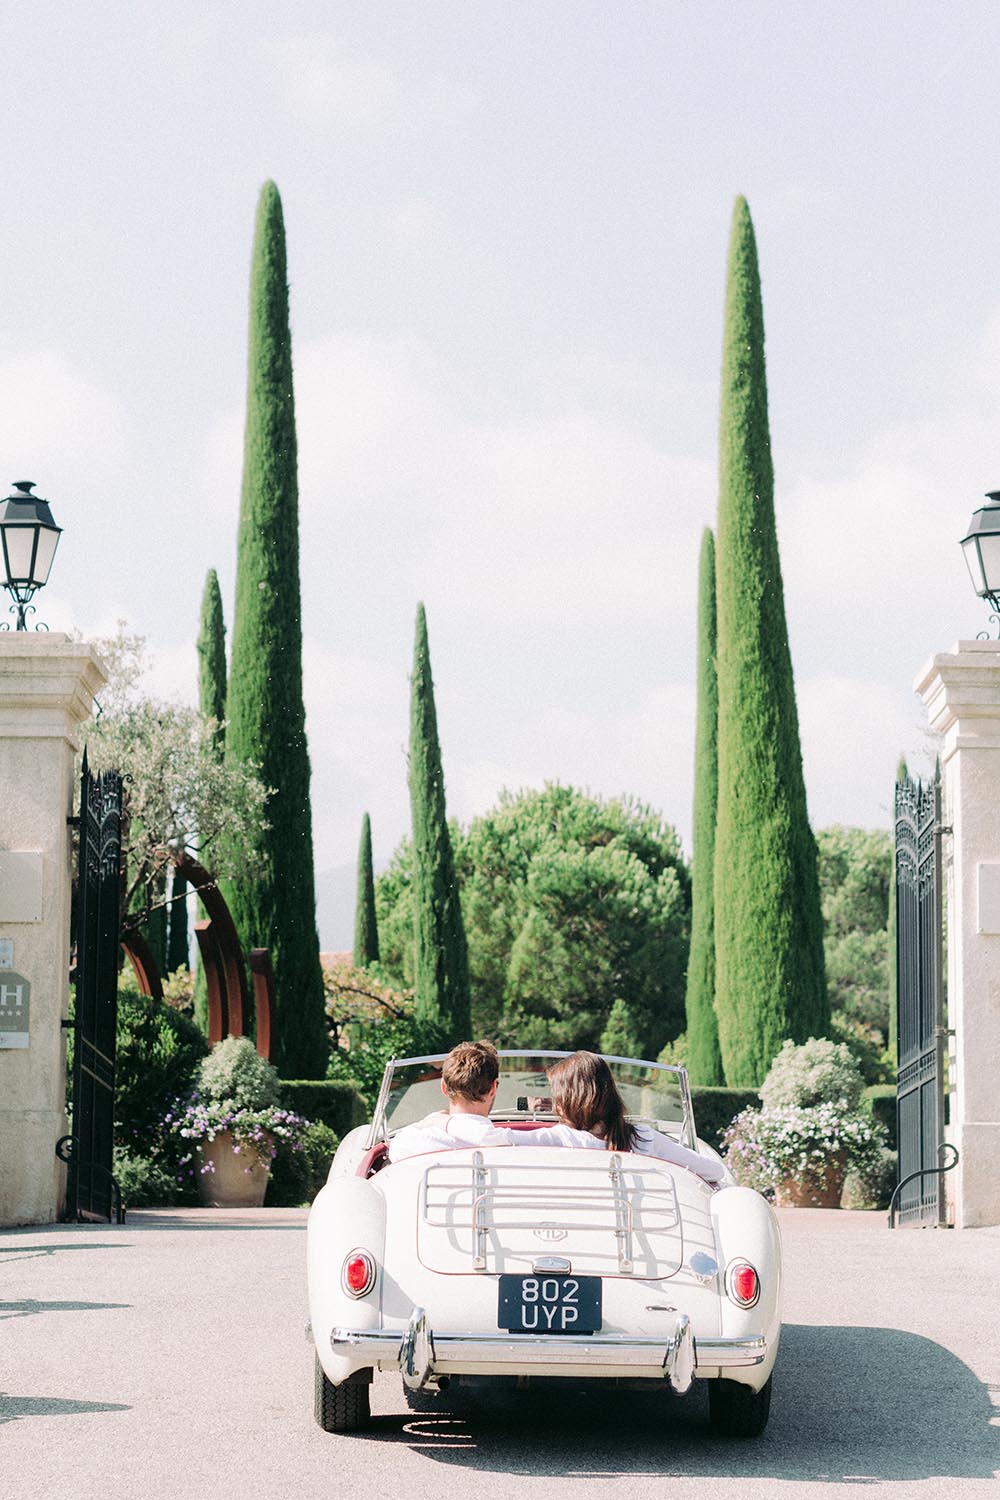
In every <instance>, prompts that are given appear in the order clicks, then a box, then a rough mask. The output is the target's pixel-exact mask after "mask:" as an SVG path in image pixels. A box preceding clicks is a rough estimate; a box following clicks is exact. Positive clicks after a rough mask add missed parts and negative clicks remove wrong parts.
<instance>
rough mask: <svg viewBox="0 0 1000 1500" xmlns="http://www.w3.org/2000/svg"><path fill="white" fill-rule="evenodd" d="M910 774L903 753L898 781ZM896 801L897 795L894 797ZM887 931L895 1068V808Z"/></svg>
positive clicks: (889, 1048)
mask: <svg viewBox="0 0 1000 1500" xmlns="http://www.w3.org/2000/svg"><path fill="white" fill-rule="evenodd" d="M909 775H910V772H909V769H908V767H907V764H906V761H905V759H904V758H903V756H902V755H901V756H900V757H899V765H898V766H897V767H896V781H897V783H898V782H900V781H906V780H908V778H909ZM893 802H894V803H895V797H894V798H893ZM886 932H887V934H888V938H889V941H888V943H887V944H886V947H887V949H888V953H889V1035H888V1036H887V1037H886V1039H885V1044H886V1049H887V1051H888V1053H889V1056H890V1057H891V1058H892V1065H893V1067H894V1068H898V1066H899V1037H898V1035H897V1027H898V1025H899V988H898V981H899V975H898V973H897V970H896V953H897V949H896V824H895V808H893V827H892V865H891V866H890V869H889V919H888V921H887V922H886Z"/></svg>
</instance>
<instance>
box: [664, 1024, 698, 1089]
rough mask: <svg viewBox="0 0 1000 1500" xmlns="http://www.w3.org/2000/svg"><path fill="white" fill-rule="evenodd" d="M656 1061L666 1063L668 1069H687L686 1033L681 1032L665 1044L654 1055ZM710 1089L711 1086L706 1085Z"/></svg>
mask: <svg viewBox="0 0 1000 1500" xmlns="http://www.w3.org/2000/svg"><path fill="white" fill-rule="evenodd" d="M656 1061H657V1062H659V1063H666V1065H667V1067H669V1068H686V1067H687V1032H686V1031H682V1032H681V1034H680V1036H677V1037H674V1039H673V1041H672V1042H667V1043H665V1045H664V1046H662V1047H661V1048H660V1050H659V1052H658V1053H657V1054H656ZM707 1086H708V1087H711V1085H707Z"/></svg>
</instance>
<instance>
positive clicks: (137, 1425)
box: [0, 1209, 1000, 1500]
mask: <svg viewBox="0 0 1000 1500" xmlns="http://www.w3.org/2000/svg"><path fill="white" fill-rule="evenodd" d="M781 1221H782V1231H783V1235H784V1240H785V1256H786V1265H787V1272H788V1278H787V1303H786V1316H787V1325H786V1330H785V1335H784V1340H783V1345H782V1352H781V1355H780V1357H779V1361H778V1373H777V1376H776V1386H777V1389H776V1393H775V1401H774V1405H773V1408H772V1416H771V1423H770V1426H769V1427H768V1429H767V1431H766V1433H765V1434H764V1436H763V1437H762V1438H760V1439H758V1440H757V1441H756V1442H755V1443H751V1444H734V1443H726V1442H723V1441H721V1440H719V1439H716V1438H715V1437H714V1436H713V1435H712V1433H711V1432H710V1429H709V1427H708V1423H707V1413H706V1403H705V1398H704V1392H703V1390H700V1389H699V1388H697V1387H696V1389H695V1392H694V1393H693V1394H692V1395H691V1396H689V1397H687V1398H685V1400H684V1401H675V1402H671V1401H670V1399H669V1398H668V1397H667V1395H666V1394H665V1393H660V1392H656V1393H655V1394H651V1395H649V1396H647V1395H645V1394H643V1395H632V1394H625V1393H622V1394H615V1393H613V1392H608V1391H607V1390H603V1391H602V1389H601V1388H600V1387H599V1386H598V1387H590V1388H587V1389H585V1390H583V1391H581V1390H580V1388H576V1389H574V1390H572V1391H569V1392H567V1391H566V1390H560V1391H557V1392H549V1393H546V1392H542V1391H540V1390H537V1389H532V1390H531V1391H530V1392H521V1393H518V1392H510V1393H509V1394H508V1395H506V1396H505V1397H504V1398H503V1399H502V1400H501V1399H498V1400H496V1401H494V1402H492V1403H490V1404H485V1405H484V1404H482V1403H480V1402H476V1401H472V1400H470V1399H469V1397H465V1398H464V1399H463V1400H462V1402H459V1401H458V1399H457V1397H456V1398H455V1399H454V1400H453V1401H452V1403H451V1405H449V1406H444V1407H443V1408H442V1409H441V1410H440V1411H439V1412H438V1411H436V1412H434V1413H433V1414H430V1415H415V1414H414V1413H412V1412H410V1411H408V1409H407V1407H406V1405H405V1402H404V1400H403V1397H402V1390H401V1385H400V1382H399V1378H398V1376H388V1375H382V1376H377V1377H376V1384H375V1387H374V1390H373V1411H374V1413H375V1418H374V1422H373V1426H372V1428H371V1430H370V1433H369V1434H368V1435H365V1436H355V1437H330V1436H327V1435H326V1434H324V1433H322V1432H321V1431H320V1430H319V1429H318V1428H317V1427H316V1426H315V1425H314V1423H313V1420H312V1410H311V1406H312V1351H311V1349H310V1348H309V1347H308V1346H307V1345H306V1343H305V1341H304V1339H303V1335H302V1325H303V1321H304V1317H305V1293H304V1249H305V1233H304V1230H305V1214H304V1212H301V1211H290V1210H289V1211H286V1210H280V1209H279V1210H270V1211H268V1210H261V1211H258V1212H254V1213H243V1212H240V1211H238V1210H230V1211H222V1210H219V1211H197V1210H194V1211H180V1210H177V1211H166V1210H165V1211H162V1212H157V1213H135V1214H131V1215H129V1220H128V1223H127V1224H126V1225H125V1226H124V1227H122V1228H117V1227H112V1226H107V1225H88V1226H72V1227H52V1228H44V1229H25V1230H16V1231H9V1232H7V1233H4V1234H0V1321H2V1328H0V1425H2V1427H3V1431H2V1433H0V1494H2V1495H3V1497H4V1500H7V1497H10V1500H43V1497H44V1500H57V1497H58V1500H92V1497H93V1500H97V1497H98V1496H100V1497H106V1496H111V1497H115V1500H131V1497H133V1496H136V1497H138V1496H142V1497H143V1500H159V1497H160V1496H162V1497H164V1500H167V1497H169V1500H210V1497H215V1496H220V1497H226V1500H229V1497H233V1500H284V1497H286V1496H287V1497H289V1500H320V1497H322V1500H328V1497H341V1496H343V1497H350V1500H368V1497H375V1496H391V1497H393V1500H395V1497H397V1496H398V1497H401V1500H423V1497H425V1496H426V1497H430V1496H434V1497H435V1500H438V1497H441V1496H442V1495H447V1496H448V1497H449V1500H466V1497H473V1496H477V1497H480V1496H484V1495H488V1496H491V1497H492V1496H502V1497H503V1500H542V1497H552V1496H559V1497H560V1500H562V1497H563V1496H571V1497H574V1500H577V1497H578V1500H597V1497H598V1496H600V1497H602V1500H603V1497H605V1496H607V1495H608V1494H618V1495H619V1496H625V1495H628V1496H629V1497H630V1500H631V1497H632V1496H635V1495H638V1494H642V1495H643V1496H644V1497H645V1496H648V1497H650V1500H689V1497H694V1496H698V1497H700V1500H707V1497H713V1500H714V1497H726V1500H737V1497H738V1500H764V1497H767V1500H772V1497H774V1496H780V1497H781V1500H785V1497H788V1500H805V1497H813V1496H821V1495H822V1496H827V1495H831V1496H832V1495H835V1494H836V1495H842V1494H843V1490H844V1488H845V1486H854V1487H862V1486H863V1488H864V1490H865V1492H866V1494H868V1495H871V1494H872V1493H873V1492H874V1493H876V1494H877V1495H878V1496H879V1497H880V1500H881V1497H882V1496H900V1497H902V1496H906V1497H911V1496H913V1497H923V1496H927V1497H931V1496H934V1497H936V1496H939V1495H941V1496H944V1495H947V1496H949V1497H954V1500H972V1497H978V1496H983V1497H986V1496H987V1495H988V1496H990V1500H997V1497H998V1494H1000V1491H998V1487H997V1481H996V1478H995V1477H994V1476H995V1474H996V1472H997V1471H998V1470H1000V1290H998V1287H1000V1230H979V1231H966V1232H965V1233H963V1234H961V1235H959V1234H956V1233H949V1232H942V1231H933V1230H923V1231H921V1230H907V1231H897V1232H896V1233H895V1234H893V1235H890V1234H889V1232H888V1231H887V1229H886V1228H885V1220H884V1216H883V1215H881V1214H878V1215H868V1214H859V1213H823V1212H821V1211H819V1210H801V1209H800V1210H790V1211H786V1212H785V1213H783V1214H782V1215H781Z"/></svg>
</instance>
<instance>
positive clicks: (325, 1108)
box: [281, 1078, 381, 1140]
mask: <svg viewBox="0 0 1000 1500" xmlns="http://www.w3.org/2000/svg"><path fill="white" fill-rule="evenodd" d="M380 1081H381V1079H380ZM374 1097H375V1096H374V1095H372V1099H373V1101H374ZM281 1102H282V1104H283V1105H284V1106H285V1108H286V1109H290V1110H293V1111H294V1113H295V1114H297V1115H303V1116H304V1117H305V1118H306V1119H307V1120H316V1121H319V1122H320V1123H322V1124H324V1125H327V1126H328V1127H329V1128H330V1129H331V1130H332V1131H333V1132H334V1134H335V1135H336V1136H338V1137H339V1139H341V1140H343V1138H344V1136H345V1135H346V1134H347V1132H348V1131H349V1130H353V1129H354V1127H355V1125H364V1124H365V1123H366V1122H367V1120H368V1119H369V1117H370V1112H369V1108H368V1105H367V1102H366V1100H365V1098H364V1096H363V1095H362V1094H360V1093H359V1092H358V1089H357V1087H356V1086H355V1084H354V1083H352V1082H349V1081H346V1080H342V1079H339V1078H320V1079H315V1078H304V1079H294V1080H292V1081H289V1080H288V1079H283V1080H282V1083H281Z"/></svg>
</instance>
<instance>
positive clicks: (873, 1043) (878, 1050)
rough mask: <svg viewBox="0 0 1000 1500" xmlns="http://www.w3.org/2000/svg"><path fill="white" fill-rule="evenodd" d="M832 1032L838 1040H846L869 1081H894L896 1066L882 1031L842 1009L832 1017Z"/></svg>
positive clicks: (869, 1082)
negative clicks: (864, 1024)
mask: <svg viewBox="0 0 1000 1500" xmlns="http://www.w3.org/2000/svg"><path fill="white" fill-rule="evenodd" d="M830 1035H831V1037H832V1038H833V1040H834V1041H835V1042H843V1044H844V1046H845V1047H846V1048H847V1050H848V1052H850V1054H851V1056H852V1057H853V1059H854V1061H855V1062H856V1063H857V1065H858V1068H859V1069H860V1070H861V1076H862V1078H863V1079H864V1081H865V1083H866V1084H878V1083H892V1081H893V1079H894V1078H895V1076H896V1069H895V1067H894V1065H893V1061H892V1057H891V1056H890V1054H889V1052H888V1050H887V1049H886V1048H885V1047H883V1046H882V1038H881V1034H880V1033H879V1032H872V1031H871V1030H869V1028H868V1027H866V1026H862V1024H861V1022H860V1021H852V1020H850V1019H849V1018H848V1017H847V1016H845V1015H844V1014H843V1012H842V1011H839V1010H835V1011H834V1013H833V1015H832V1016H831V1017H830Z"/></svg>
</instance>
